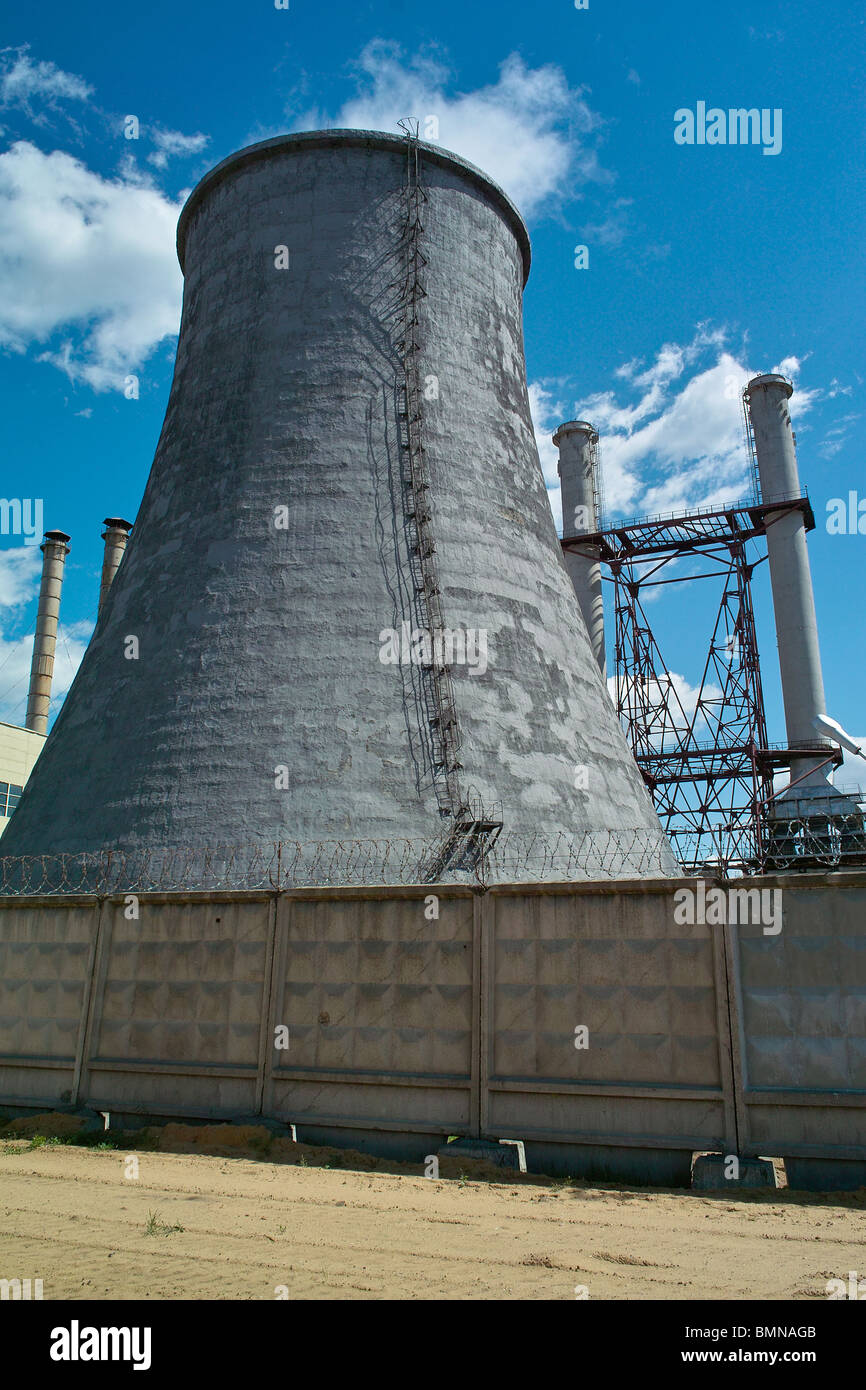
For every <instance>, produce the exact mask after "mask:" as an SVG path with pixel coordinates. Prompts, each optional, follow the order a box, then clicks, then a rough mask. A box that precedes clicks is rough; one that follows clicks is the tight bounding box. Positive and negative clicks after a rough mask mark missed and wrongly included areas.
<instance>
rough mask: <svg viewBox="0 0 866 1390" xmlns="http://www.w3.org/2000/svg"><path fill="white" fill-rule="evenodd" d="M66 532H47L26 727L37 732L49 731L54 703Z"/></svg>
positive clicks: (65, 555) (66, 547)
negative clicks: (49, 719)
mask: <svg viewBox="0 0 866 1390" xmlns="http://www.w3.org/2000/svg"><path fill="white" fill-rule="evenodd" d="M68 540H69V537H68V536H67V535H66V533H65V532H64V531H46V532H45V540H44V542H43V543H42V545H41V546H40V549H41V551H42V555H43V560H42V583H41V585H40V587H39V609H38V611H37V614H36V636H35V638H34V639H33V660H32V662H31V665H30V692H29V694H28V696H27V720H26V726H27V728H28V729H32V730H33V732H34V733H36V734H46V733H47V732H48V706H49V704H50V703H51V680H52V677H53V675H54V648H55V647H56V646H57V619H58V616H59V614H60V591H61V589H62V588H63V571H64V568H65V565H66V557H67V555H68V554H69V546H68V545H67V543H66V542H67V541H68Z"/></svg>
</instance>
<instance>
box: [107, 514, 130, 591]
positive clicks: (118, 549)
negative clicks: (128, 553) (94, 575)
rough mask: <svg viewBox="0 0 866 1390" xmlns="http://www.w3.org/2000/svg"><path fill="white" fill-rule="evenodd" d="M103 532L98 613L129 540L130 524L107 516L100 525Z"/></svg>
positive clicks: (117, 517) (121, 518) (120, 518)
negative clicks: (102, 527)
mask: <svg viewBox="0 0 866 1390" xmlns="http://www.w3.org/2000/svg"><path fill="white" fill-rule="evenodd" d="M102 524H103V526H105V528H106V529H105V530H104V531H103V533H102V539H103V540H104V541H105V550H104V552H103V556H102V580H101V582H100V585H99V612H100V613H101V612H102V605H103V604H104V603H105V600H106V598H107V597H108V591H109V589H110V588H111V581H112V580H113V579H114V576H115V575H116V574H117V570H118V566H119V565H120V562H121V560H122V559H123V552H124V551H125V550H126V545H127V542H128V540H129V533H130V531H131V530H132V522H131V521H124V520H123V517H121V516H107V517H106V518H105V520H104V522H103V523H102Z"/></svg>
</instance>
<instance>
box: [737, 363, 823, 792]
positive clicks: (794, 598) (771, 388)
mask: <svg viewBox="0 0 866 1390" xmlns="http://www.w3.org/2000/svg"><path fill="white" fill-rule="evenodd" d="M793 390H794V388H793V386H792V385H791V383H790V381H788V380H786V378H785V377H783V376H778V375H776V374H775V373H769V374H765V375H762V376H756V377H754V378H753V379H752V380H751V381H750V382H749V384H748V386H747V387H746V391H745V396H746V402H747V405H748V410H749V417H750V419H751V422H752V430H753V433H754V436H755V453H756V455H757V460H758V475H759V477H760V481H761V497H762V500H763V501H764V502H775V501H781V500H787V499H789V498H790V499H794V498H797V497H799V496H800V475H799V472H798V469H797V453H796V449H795V444H794V434H793V430H792V428H791V416H790V413H789V411H788V401H789V399H790V397H791V395H792V393H793ZM767 553H768V557H769V561H770V581H771V584H772V588H773V609H774V612H775V616H776V640H777V643H778V647H779V668H780V672H781V677H782V695H783V698H784V702H785V726H786V729H787V734H788V745H789V747H791V748H796V747H797V746H798V745H799V746H801V747H802V746H804V745H805V746H806V747H811V748H814V747H815V746H816V744H818V745H821V744H825V743H826V744H827V748H828V752H829V749H830V744H829V743H828V742H827V740H826V739H824V738H822V737H821V736H820V735H819V734H817V733H816V731H815V725H814V720H815V718H816V716H818V715H824V714H826V712H827V710H826V706H825V703H824V677H823V675H822V672H821V652H820V648H819V646H818V622H817V618H816V616H815V599H814V595H813V593H812V575H811V571H810V569H809V554H808V551H807V548H806V523H805V520H804V518H803V513H802V512H801V511H800V510H799V509H798V508H796V507H792V508H791V510H790V511H781V512H778V513H775V514H771V515H770V517H769V518H768V521H767ZM824 761H825V760H824V759H822V758H820V757H815V756H812V757H811V758H798V759H796V760H795V761H793V762H792V764H791V780H792V781H796V780H798V779H800V778H802V779H803V780H802V781H801V782H800V783H799V786H798V787H797V789H796V790H797V792H798V794H800V795H808V794H809V791H810V790H811V789H812V788H815V789H818V788H823V789H826V787H827V782H828V778H827V775H826V774H827V768H826V766H825V767H824V768H823V769H822V770H821V771H820V772H819V771H818V770H817V769H818V768H819V766H820V765H821V763H822V762H824Z"/></svg>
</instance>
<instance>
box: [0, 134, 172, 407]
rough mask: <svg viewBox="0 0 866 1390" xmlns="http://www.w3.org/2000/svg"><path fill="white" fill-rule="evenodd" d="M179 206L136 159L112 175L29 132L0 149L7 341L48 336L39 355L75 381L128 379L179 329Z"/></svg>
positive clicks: (0, 296)
mask: <svg viewBox="0 0 866 1390" xmlns="http://www.w3.org/2000/svg"><path fill="white" fill-rule="evenodd" d="M180 207H181V201H178V202H177V203H173V202H172V201H171V200H170V199H169V198H166V197H165V196H164V195H163V194H162V193H161V192H160V191H159V190H158V189H156V188H154V187H153V186H152V185H151V184H150V183H149V181H147V180H146V179H143V178H142V177H141V176H140V175H137V174H135V173H133V172H130V171H129V170H127V172H126V173H125V174H123V175H121V176H120V177H118V178H116V179H104V178H102V177H101V175H99V174H96V173H94V172H93V171H92V170H90V169H88V168H87V167H86V166H85V165H84V164H82V163H81V162H80V161H79V160H77V159H74V158H73V157H72V156H71V155H68V154H65V153H63V152H62V151H59V150H57V151H55V152H54V153H53V154H44V153H43V152H42V151H41V150H39V149H37V148H36V147H35V146H34V145H32V144H30V143H28V142H27V141H19V142H18V143H16V144H14V145H13V146H12V148H11V149H10V150H7V151H6V152H5V153H3V154H0V345H2V346H4V347H6V348H10V349H12V350H13V351H16V352H24V351H25V350H26V348H27V346H28V345H29V344H30V343H32V342H34V341H35V342H37V343H47V344H51V346H49V347H48V348H47V350H46V351H45V352H44V353H43V354H42V359H41V360H43V361H48V362H52V363H53V364H54V365H55V366H58V367H60V368H61V369H62V370H63V371H65V372H66V373H67V375H68V376H69V377H70V379H71V380H73V381H84V382H86V383H87V384H89V385H90V386H92V387H93V388H94V389H95V390H107V389H109V388H111V387H120V386H121V385H122V383H123V378H124V376H125V375H126V373H127V372H129V371H130V370H131V369H132V368H134V367H137V366H138V365H140V364H141V363H142V362H143V361H145V360H146V358H147V357H148V356H149V354H150V353H151V352H152V351H153V350H154V348H155V347H156V346H157V344H158V343H159V342H161V341H162V339H163V338H165V337H167V336H169V335H171V334H175V333H177V329H178V323H179V319H180V300H181V288H182V278H181V274H180V269H179V267H178V264H177V260H176V256H175V250H174V232H175V224H176V222H177V217H178V213H179V211H180ZM64 330H66V331H68V337H66V338H65V340H63V341H61V342H60V343H59V344H57V342H56V338H55V335H57V334H59V333H61V332H62V331H64ZM82 332H83V337H82V336H81V334H82ZM52 339H54V343H53V344H52Z"/></svg>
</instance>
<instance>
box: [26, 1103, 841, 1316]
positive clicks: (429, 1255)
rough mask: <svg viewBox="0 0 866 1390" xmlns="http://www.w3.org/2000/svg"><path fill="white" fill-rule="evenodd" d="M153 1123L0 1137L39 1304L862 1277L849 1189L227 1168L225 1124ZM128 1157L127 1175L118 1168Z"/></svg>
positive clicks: (621, 1291)
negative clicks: (830, 1191)
mask: <svg viewBox="0 0 866 1390" xmlns="http://www.w3.org/2000/svg"><path fill="white" fill-rule="evenodd" d="M171 1129H172V1131H173V1137H171V1136H170V1137H169V1139H168V1140H167V1141H163V1142H164V1143H166V1142H167V1143H170V1144H171V1147H173V1148H175V1149H181V1150H184V1149H185V1150H187V1151H186V1152H157V1151H154V1152H148V1151H141V1150H138V1151H137V1150H135V1149H133V1148H130V1149H127V1150H123V1151H117V1152H113V1151H97V1150H94V1149H85V1148H78V1147H74V1146H69V1145H63V1146H58V1147H50V1146H43V1147H38V1148H32V1147H31V1145H30V1143H29V1142H28V1141H27V1140H25V1139H16V1140H13V1141H3V1140H0V1278H14V1277H18V1278H28V1277H29V1278H41V1279H42V1280H43V1285H44V1297H45V1298H46V1299H49V1298H54V1299H66V1298H73V1299H75V1298H82V1299H105V1298H124V1299H163V1298H193V1299H272V1298H275V1297H277V1293H276V1290H277V1288H278V1286H285V1288H286V1289H287V1291H288V1297H289V1298H290V1299H308V1298H315V1299H350V1298H357V1299H379V1298H398V1299H404V1298H405V1299H570V1300H571V1299H574V1298H575V1287H576V1286H585V1288H586V1289H587V1292H588V1296H589V1297H590V1298H601V1299H630V1298H635V1299H687V1298H689V1299H690V1298H701V1299H717V1298H759V1299H810V1298H818V1299H822V1300H823V1299H825V1298H826V1288H825V1286H826V1282H827V1280H828V1279H830V1278H843V1279H847V1276H848V1271H849V1270H852V1269H854V1270H858V1269H859V1270H861V1271H863V1270H866V1249H864V1247H866V1193H863V1192H861V1193H858V1194H848V1195H842V1194H837V1195H835V1196H821V1197H811V1196H807V1195H805V1194H793V1193H790V1192H787V1191H781V1192H778V1193H769V1194H760V1195H758V1194H752V1195H745V1194H743V1195H739V1196H737V1197H734V1198H731V1196H730V1195H728V1194H721V1195H719V1196H715V1195H709V1194H705V1195H697V1194H690V1193H687V1192H673V1191H664V1190H647V1189H634V1188H618V1189H612V1188H604V1189H602V1188H594V1187H589V1186H585V1185H579V1184H575V1185H571V1186H567V1185H562V1184H555V1183H551V1182H550V1181H549V1180H547V1179H527V1178H523V1179H520V1178H515V1179H510V1180H505V1181H503V1174H502V1173H501V1172H497V1173H496V1177H497V1180H496V1181H477V1180H474V1179H468V1178H465V1177H464V1178H462V1179H461V1178H459V1177H458V1176H457V1173H458V1172H459V1169H455V1176H454V1177H451V1178H442V1179H439V1180H436V1179H426V1178H424V1177H423V1176H422V1175H421V1171H420V1167H416V1168H413V1166H412V1165H409V1164H388V1163H385V1162H382V1163H381V1164H380V1163H378V1162H377V1160H374V1159H367V1160H364V1159H361V1158H360V1156H358V1157H357V1159H355V1160H354V1161H355V1162H357V1163H358V1164H359V1165H360V1166H362V1167H363V1168H366V1169H368V1171H359V1170H358V1168H349V1167H345V1166H344V1167H331V1168H325V1167H318V1166H315V1164H316V1163H325V1162H328V1161H331V1162H339V1163H341V1164H345V1163H346V1162H347V1161H350V1162H351V1161H353V1160H352V1159H351V1158H350V1156H348V1155H345V1154H344V1155H340V1156H339V1157H337V1158H335V1156H334V1155H335V1151H333V1150H330V1151H329V1150H314V1149H307V1148H305V1146H303V1145H287V1144H286V1145H285V1147H284V1148H283V1149H282V1150H281V1152H280V1159H279V1161H276V1162H275V1161H271V1160H268V1159H261V1158H252V1157H246V1156H242V1155H243V1154H244V1150H243V1149H240V1150H238V1147H237V1142H238V1139H239V1138H240V1136H239V1135H237V1132H236V1131H235V1134H234V1135H232V1136H231V1147H226V1146H223V1145H220V1144H219V1142H217V1141H213V1140H212V1141H210V1142H209V1143H208V1148H209V1149H210V1150H212V1152H209V1153H203V1152H201V1151H200V1147H201V1144H202V1142H204V1141H202V1139H201V1135H200V1133H199V1135H198V1136H197V1142H195V1141H190V1133H191V1132H189V1131H184V1130H183V1129H182V1127H180V1126H173V1127H171ZM281 1142H283V1141H281ZM246 1152H251V1151H250V1150H249V1149H247V1150H246ZM133 1153H137V1154H138V1159H139V1177H138V1179H137V1180H135V1179H128V1178H126V1177H125V1176H124V1171H125V1167H124V1160H125V1158H126V1156H127V1155H128V1154H133ZM289 1154H290V1155H291V1156H287V1155H289ZM239 1155H241V1156H239ZM448 1162H449V1163H450V1162H451V1160H449V1161H448ZM304 1165H306V1166H304ZM460 1167H462V1169H464V1170H465V1171H466V1172H467V1173H468V1172H469V1171H470V1170H472V1169H473V1165H472V1164H471V1163H464V1164H462V1165H460ZM474 1171H475V1172H477V1171H478V1169H477V1168H476V1169H475V1170H474ZM494 1171H495V1170H494ZM151 1217H152V1218H153V1220H152V1221H151V1231H152V1233H150V1234H148V1229H147V1228H148V1222H149V1219H150V1218H151ZM172 1228H174V1229H172Z"/></svg>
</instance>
